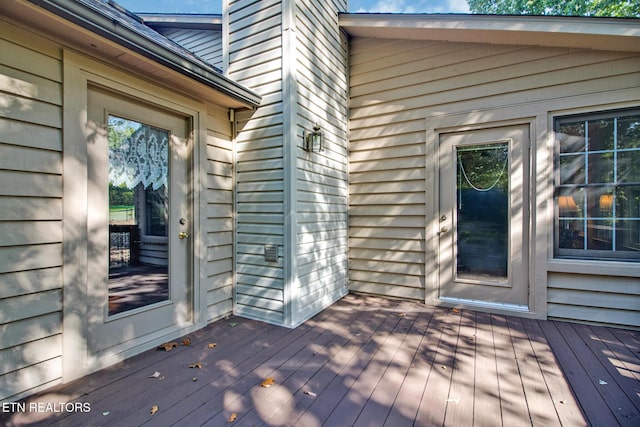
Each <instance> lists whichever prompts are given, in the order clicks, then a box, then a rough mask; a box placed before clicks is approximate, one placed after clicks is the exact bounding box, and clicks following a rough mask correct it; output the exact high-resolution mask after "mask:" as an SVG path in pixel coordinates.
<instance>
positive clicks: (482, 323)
mask: <svg viewBox="0 0 640 427" xmlns="http://www.w3.org/2000/svg"><path fill="white" fill-rule="evenodd" d="M190 338H191V345H190V346H179V347H177V348H174V349H173V350H171V351H170V352H165V351H159V350H155V351H149V352H146V353H143V354H141V355H139V356H137V357H134V358H131V359H129V360H127V361H125V362H123V363H121V364H120V365H118V366H115V367H113V368H109V369H106V370H103V371H100V372H98V373H96V374H93V375H90V376H88V377H85V378H83V379H81V380H79V381H76V382H73V383H70V384H67V385H64V386H58V387H55V388H53V389H51V390H49V391H48V392H46V393H42V394H40V395H38V396H34V397H32V398H31V399H29V400H27V401H26V402H25V404H27V405H29V404H31V403H33V402H66V401H72V402H77V403H79V404H84V405H87V406H90V412H89V413H82V412H74V413H64V414H60V413H58V414H53V415H51V414H48V416H49V417H48V418H47V416H46V414H44V413H42V412H40V413H34V412H28V411H27V412H24V413H15V414H13V415H11V416H10V417H9V416H7V414H4V415H5V418H4V420H2V419H0V424H2V421H4V422H5V423H6V424H7V425H29V424H30V423H34V424H37V425H55V426H94V425H95V426H98V425H102V426H127V427H130V426H137V425H150V426H156V425H157V426H169V425H178V426H189V427H190V426H198V425H207V426H226V425H229V426H231V425H237V426H321V425H324V426H331V427H335V426H391V427H402V426H440V425H446V426H472V425H475V426H500V425H503V426H509V427H511V426H526V425H535V426H545V427H547V426H554V425H565V426H581V425H594V426H615V425H623V426H639V425H640V359H639V357H640V333H638V332H633V331H626V330H619V329H609V328H602V327H592V326H585V325H576V324H569V323H559V322H550V321H535V320H524V319H520V318H515V317H505V316H498V315H488V314H483V313H476V312H473V311H468V310H461V311H459V310H453V309H443V308H438V309H433V308H429V307H425V306H424V305H421V304H416V303H411V302H402V301H395V300H387V299H383V298H375V297H362V296H354V295H349V296H347V297H346V298H344V299H343V300H342V301H340V302H339V303H337V304H336V305H334V306H333V307H331V308H329V309H327V310H325V311H324V312H323V313H321V314H319V315H318V316H316V317H315V318H313V319H311V320H310V321H308V322H306V323H305V324H304V325H302V326H300V327H298V328H297V329H295V330H290V329H285V328H280V327H275V326H271V325H266V324H263V323H260V322H255V321H251V320H246V319H241V318H236V317H232V318H230V319H228V320H222V321H219V322H216V323H215V324H212V325H210V326H208V327H207V328H204V329H202V330H200V331H199V332H197V333H195V334H193V335H191V336H190ZM210 343H215V344H216V346H215V347H214V348H210V347H209V344H210ZM197 362H200V363H201V365H202V367H201V368H189V365H192V364H195V363H197ZM155 372H158V373H159V376H158V377H157V378H150V376H153V374H154V373H155ZM267 378H273V380H274V384H273V385H272V386H271V387H268V388H265V387H262V386H261V382H262V381H263V380H265V379H267ZM154 406H157V407H158V410H157V412H156V413H155V414H154V415H151V413H150V412H151V410H152V407H154ZM234 413H235V414H236V417H237V418H236V419H235V421H233V422H229V417H231V416H232V414H234Z"/></svg>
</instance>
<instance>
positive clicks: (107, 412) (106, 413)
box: [102, 411, 111, 417]
mask: <svg viewBox="0 0 640 427" xmlns="http://www.w3.org/2000/svg"><path fill="white" fill-rule="evenodd" d="M110 413H111V412H109V411H105V412H103V413H102V416H104V417H106V416H107V415H109V414H110Z"/></svg>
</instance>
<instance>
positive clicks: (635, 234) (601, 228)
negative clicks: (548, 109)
mask: <svg viewBox="0 0 640 427" xmlns="http://www.w3.org/2000/svg"><path fill="white" fill-rule="evenodd" d="M556 153H557V161H556V198H555V204H556V254H557V255H565V256H580V257H585V256H586V257H595V258H612V257H613V258H633V259H640V114H639V113H638V112H637V111H635V112H634V111H621V112H617V113H610V114H601V115H585V116H581V117H568V118H561V119H558V120H557V121H556Z"/></svg>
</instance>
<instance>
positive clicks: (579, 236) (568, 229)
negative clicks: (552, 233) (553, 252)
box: [558, 219, 584, 249]
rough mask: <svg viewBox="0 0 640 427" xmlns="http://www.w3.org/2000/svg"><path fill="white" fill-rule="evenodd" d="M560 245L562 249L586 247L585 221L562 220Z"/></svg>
mask: <svg viewBox="0 0 640 427" xmlns="http://www.w3.org/2000/svg"><path fill="white" fill-rule="evenodd" d="M559 228H560V229H559V230H558V231H559V246H560V248H561V249H584V222H583V221H576V220H563V219H561V220H560V227H559Z"/></svg>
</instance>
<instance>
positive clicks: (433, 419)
mask: <svg viewBox="0 0 640 427" xmlns="http://www.w3.org/2000/svg"><path fill="white" fill-rule="evenodd" d="M435 320H436V321H437V324H438V326H439V327H438V329H440V330H441V331H442V333H441V334H440V335H439V336H438V341H437V344H435V345H434V346H433V349H430V351H431V352H433V353H434V354H433V356H432V357H433V362H432V368H431V373H430V375H429V378H428V379H427V382H426V384H425V389H424V393H423V394H422V399H421V401H420V406H419V408H418V413H417V414H416V419H415V423H414V425H416V426H433V425H443V424H444V419H445V412H446V409H447V399H449V385H450V383H451V375H452V373H453V366H454V357H455V348H456V345H457V341H458V333H459V330H460V321H461V316H460V314H459V313H455V312H454V311H453V310H438V311H437V312H436V315H435Z"/></svg>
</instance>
